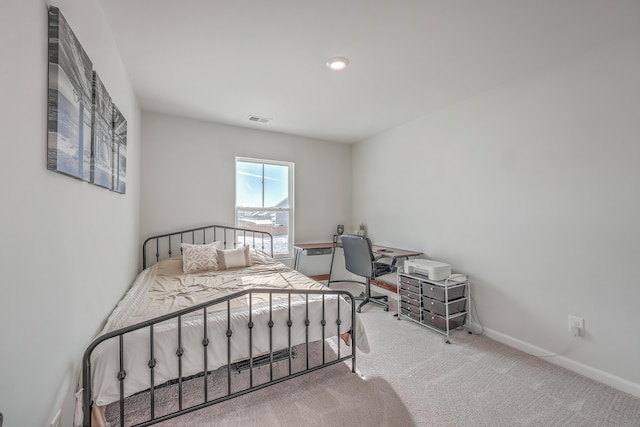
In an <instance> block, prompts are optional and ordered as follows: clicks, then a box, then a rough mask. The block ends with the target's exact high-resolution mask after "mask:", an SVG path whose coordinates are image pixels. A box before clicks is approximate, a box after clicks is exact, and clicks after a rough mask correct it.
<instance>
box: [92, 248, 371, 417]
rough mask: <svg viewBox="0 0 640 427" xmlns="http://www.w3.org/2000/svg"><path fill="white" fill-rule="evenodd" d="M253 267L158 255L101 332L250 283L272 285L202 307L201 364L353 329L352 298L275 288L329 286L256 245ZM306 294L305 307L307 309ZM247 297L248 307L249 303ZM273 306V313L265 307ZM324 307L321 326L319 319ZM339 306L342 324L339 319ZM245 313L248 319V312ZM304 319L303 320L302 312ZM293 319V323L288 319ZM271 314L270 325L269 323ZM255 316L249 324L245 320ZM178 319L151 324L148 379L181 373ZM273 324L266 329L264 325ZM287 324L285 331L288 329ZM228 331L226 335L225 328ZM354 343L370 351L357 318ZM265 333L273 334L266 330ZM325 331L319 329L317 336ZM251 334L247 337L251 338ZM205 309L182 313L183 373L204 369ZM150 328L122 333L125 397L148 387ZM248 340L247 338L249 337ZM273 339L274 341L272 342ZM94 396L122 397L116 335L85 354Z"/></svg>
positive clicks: (102, 400)
mask: <svg viewBox="0 0 640 427" xmlns="http://www.w3.org/2000/svg"><path fill="white" fill-rule="evenodd" d="M251 259H252V264H253V265H252V266H251V267H246V268H240V269H230V270H225V271H208V272H201V273H195V274H183V273H182V258H181V257H174V258H169V259H165V260H162V261H160V262H159V263H157V264H155V265H153V266H152V267H150V268H148V269H146V270H144V271H142V272H141V273H140V274H139V275H138V276H137V277H136V279H135V281H134V283H133V284H132V286H131V288H130V289H129V291H128V292H127V294H126V295H125V297H124V298H123V299H122V301H120V303H119V304H118V305H117V307H116V308H115V309H114V311H113V312H112V314H111V315H110V316H109V318H108V320H107V322H106V324H105V326H104V329H103V331H102V333H101V334H104V333H107V332H111V331H115V330H117V329H120V328H123V327H127V326H130V325H134V324H136V323H139V322H143V321H146V320H149V319H152V318H155V317H158V316H161V315H165V314H168V313H172V312H175V311H178V310H181V309H184V308H187V307H191V306H193V305H195V304H199V303H203V302H207V301H211V300H213V299H216V298H220V297H225V296H228V295H231V294H233V293H235V292H238V291H244V290H248V289H255V288H260V289H273V290H274V292H275V293H274V294H273V295H272V296H271V297H270V295H269V294H268V293H259V294H255V293H253V294H251V296H249V294H247V295H243V296H242V297H240V298H236V299H234V300H232V301H231V302H230V303H229V307H230V309H231V310H230V311H229V313H228V312H227V303H226V302H224V303H222V304H218V305H215V306H211V307H209V308H208V309H207V321H206V323H207V337H208V339H209V342H210V344H209V345H208V346H207V349H206V353H207V356H206V357H207V369H208V370H214V369H216V368H217V367H220V366H224V365H226V364H227V363H228V361H229V354H230V359H231V362H232V363H233V362H235V361H240V360H245V359H247V358H249V357H250V355H252V356H254V357H255V356H256V355H259V354H263V353H267V352H269V351H270V348H272V349H273V350H274V351H276V350H279V349H284V348H287V347H288V346H289V332H291V345H292V346H294V345H298V344H301V343H304V342H305V341H306V339H307V334H308V340H309V342H312V341H316V340H320V339H322V338H323V336H324V338H328V337H331V336H336V335H338V333H344V332H347V331H349V330H351V304H350V303H349V302H347V301H345V300H344V299H343V298H342V297H338V296H337V295H335V294H334V295H330V294H325V295H316V294H310V295H300V294H298V295H292V296H288V295H285V294H278V293H277V290H279V289H310V290H327V289H328V288H327V287H326V286H324V285H322V284H320V283H318V282H316V281H314V280H311V279H309V278H308V277H306V276H304V275H302V274H300V273H298V272H297V271H295V270H292V269H290V268H289V267H287V266H285V265H284V264H282V263H280V262H277V261H275V260H273V259H272V258H270V257H268V256H266V255H265V254H262V253H260V252H258V251H254V250H253V249H252V251H251ZM307 300H308V301H309V302H308V313H307V304H306V302H307ZM249 302H251V307H252V310H251V314H249V310H248V305H249ZM270 307H272V310H271V313H270V310H269V308H270ZM323 310H324V319H325V320H326V327H324V328H323V327H322V326H321V322H322V317H323ZM338 310H339V312H340V320H341V323H340V324H339V325H338V324H337V322H336V320H337V319H338ZM249 316H250V317H251V318H249ZM307 318H308V319H309V325H310V326H309V327H308V328H307V327H306V326H305V319H307ZM289 319H291V321H292V325H291V327H289V326H288V325H287V322H288V320H289ZM270 320H271V321H273V327H272V328H270V327H269V326H268V324H269V321H270ZM249 321H251V322H252V323H253V328H249V327H248V323H249ZM177 324H178V320H177V319H172V320H169V321H166V322H163V323H160V324H157V325H155V326H154V328H153V340H154V355H153V356H154V359H155V362H156V363H155V367H154V383H155V385H158V384H162V383H164V382H166V381H169V380H172V379H175V378H177V377H178V376H179V368H178V359H179V358H178V357H177V356H176V351H177V349H178V342H179V341H178V340H179V338H178V335H179V334H178V327H177ZM270 329H271V331H270ZM289 329H290V331H289ZM228 330H231V331H232V334H231V338H230V339H228V338H227V331H228ZM355 331H356V346H357V347H358V349H359V350H361V351H363V352H365V353H366V352H368V351H369V347H368V344H367V337H366V333H365V331H364V327H363V325H362V324H361V323H360V322H359V320H358V318H357V317H356V325H355ZM270 333H271V334H272V336H271V337H270ZM323 334H324V335H323ZM250 335H251V337H250ZM203 337H204V315H203V312H202V311H198V312H195V313H192V314H188V315H185V316H183V317H182V319H181V333H180V339H181V340H182V349H183V351H184V353H183V355H182V357H181V359H182V376H183V377H186V376H190V375H195V374H197V373H200V372H202V371H203V366H204V358H205V354H204V353H205V351H204V347H203V345H202V341H203ZM150 340H151V338H150V331H149V328H143V329H140V330H137V331H134V332H131V333H128V334H126V335H125V336H124V338H123V343H124V349H125V350H124V353H123V368H124V371H125V372H126V376H125V380H124V381H123V386H124V393H123V394H124V396H125V397H127V396H130V395H132V394H134V393H137V392H139V391H142V390H146V389H148V388H150V386H151V384H150V369H149V366H148V365H149V361H150V358H151V357H150ZM250 343H251V344H250ZM271 345H272V346H273V347H271ZM91 370H92V379H93V381H92V382H93V396H92V397H93V401H94V403H95V404H97V405H98V406H105V405H108V404H109V403H112V402H115V401H117V400H119V398H120V381H119V380H118V372H119V371H120V357H119V340H118V338H112V339H109V340H107V341H105V342H103V343H101V344H100V345H99V346H98V347H96V349H95V350H94V351H93V353H92V356H91Z"/></svg>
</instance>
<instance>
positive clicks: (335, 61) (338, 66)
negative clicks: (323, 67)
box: [327, 56, 349, 71]
mask: <svg viewBox="0 0 640 427" xmlns="http://www.w3.org/2000/svg"><path fill="white" fill-rule="evenodd" d="M348 65H349V60H348V59H347V58H344V57H342V56H334V57H333V58H329V59H328V60H327V67H329V69H330V70H333V71H342V70H344V69H345V68H347V66H348Z"/></svg>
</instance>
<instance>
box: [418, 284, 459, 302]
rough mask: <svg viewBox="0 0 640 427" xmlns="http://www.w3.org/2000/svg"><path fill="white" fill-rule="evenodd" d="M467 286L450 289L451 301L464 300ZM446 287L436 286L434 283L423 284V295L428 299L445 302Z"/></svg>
mask: <svg viewBox="0 0 640 427" xmlns="http://www.w3.org/2000/svg"><path fill="white" fill-rule="evenodd" d="M464 288H465V285H461V286H456V287H449V289H448V290H449V301H451V300H454V299H458V298H462V297H463V296H464ZM444 291H445V287H444V286H438V285H434V284H432V283H423V284H422V295H424V296H425V297H428V298H432V299H436V300H438V301H445V297H444Z"/></svg>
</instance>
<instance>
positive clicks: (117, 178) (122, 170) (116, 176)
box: [113, 104, 127, 194]
mask: <svg viewBox="0 0 640 427" xmlns="http://www.w3.org/2000/svg"><path fill="white" fill-rule="evenodd" d="M113 142H114V144H113V147H114V153H113V154H114V164H113V190H114V191H117V192H118V193H122V194H124V193H126V192H127V179H126V178H127V121H126V120H125V119H124V116H123V115H122V113H121V112H120V110H119V109H118V107H116V106H115V104H114V106H113Z"/></svg>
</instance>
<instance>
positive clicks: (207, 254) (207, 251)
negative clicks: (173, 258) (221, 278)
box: [181, 242, 222, 273]
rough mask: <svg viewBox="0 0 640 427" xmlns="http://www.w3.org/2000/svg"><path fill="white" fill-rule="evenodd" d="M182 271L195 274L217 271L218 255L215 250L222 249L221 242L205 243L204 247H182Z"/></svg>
mask: <svg viewBox="0 0 640 427" xmlns="http://www.w3.org/2000/svg"><path fill="white" fill-rule="evenodd" d="M181 246H182V271H183V272H184V273H195V272H198V271H208V270H217V269H218V255H217V253H216V250H218V249H220V248H221V247H222V242H213V243H207V244H205V245H192V244H190V243H183V244H182V245H181Z"/></svg>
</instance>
